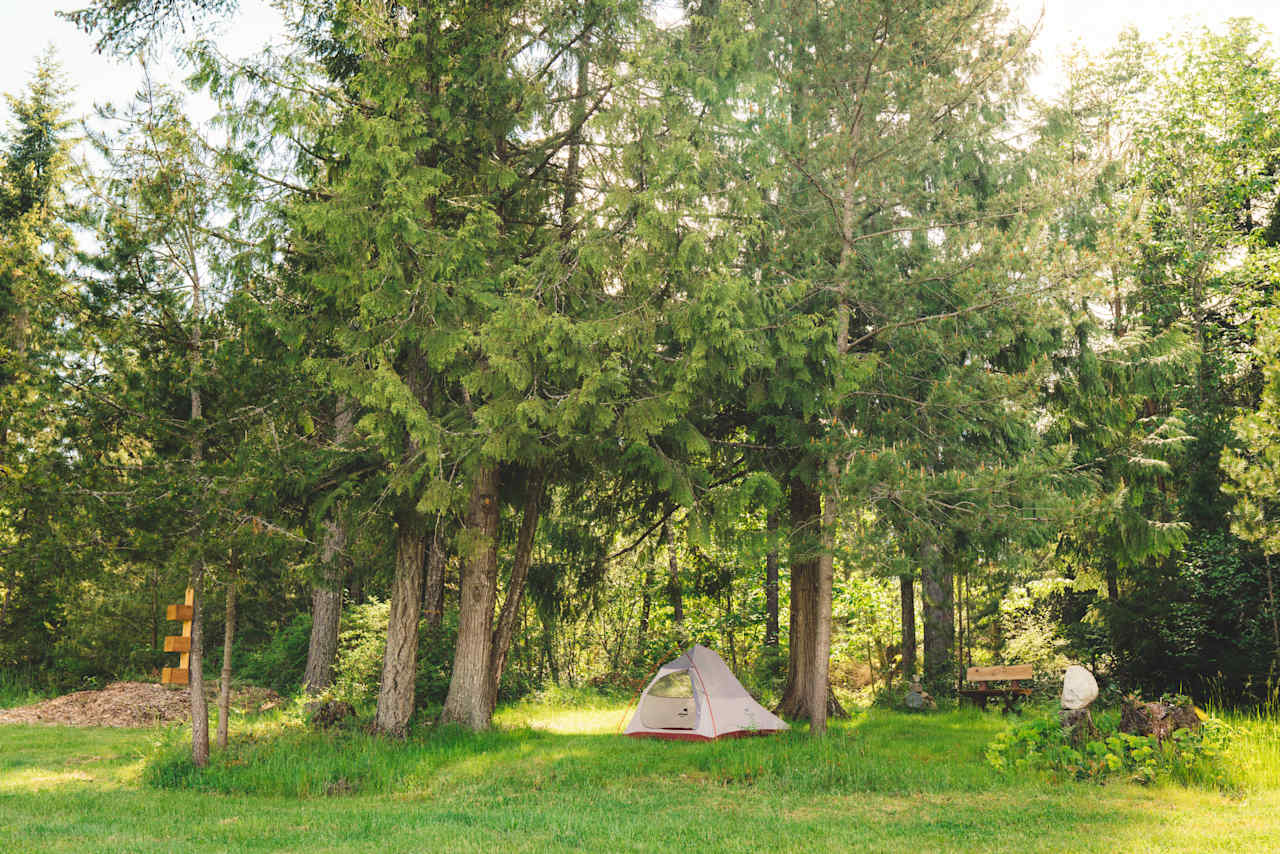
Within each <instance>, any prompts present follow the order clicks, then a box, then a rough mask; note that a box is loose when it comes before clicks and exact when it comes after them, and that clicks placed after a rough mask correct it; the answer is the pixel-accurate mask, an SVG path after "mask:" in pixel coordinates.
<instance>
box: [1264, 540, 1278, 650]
mask: <svg viewBox="0 0 1280 854" xmlns="http://www.w3.org/2000/svg"><path fill="white" fill-rule="evenodd" d="M1264 556H1265V558H1266V562H1267V601H1268V602H1269V603H1270V605H1271V644H1272V647H1273V648H1274V649H1275V651H1276V660H1277V661H1280V620H1278V619H1277V617H1276V587H1275V582H1274V581H1272V579H1271V555H1270V554H1265V555H1264Z"/></svg>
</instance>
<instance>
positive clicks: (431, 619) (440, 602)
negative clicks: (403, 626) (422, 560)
mask: <svg viewBox="0 0 1280 854" xmlns="http://www.w3.org/2000/svg"><path fill="white" fill-rule="evenodd" d="M445 557H446V555H445V550H444V538H443V537H442V536H441V531H440V519H439V518H438V517H437V519H436V524H435V527H434V530H433V531H432V533H431V549H430V551H428V552H427V583H426V585H425V587H424V590H423V594H422V615H423V616H424V617H425V618H426V620H427V625H428V626H430V627H431V628H433V629H438V628H440V624H441V623H442V622H443V621H444V569H445Z"/></svg>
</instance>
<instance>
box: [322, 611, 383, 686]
mask: <svg viewBox="0 0 1280 854" xmlns="http://www.w3.org/2000/svg"><path fill="white" fill-rule="evenodd" d="M390 619H391V603H390V602H389V601H385V600H379V599H370V600H369V601H368V602H365V603H363V604H360V605H352V606H350V607H348V608H347V610H346V611H345V612H344V613H343V615H342V631H341V632H339V634H338V655H337V660H336V661H335V662H334V667H333V689H334V690H333V693H334V695H335V696H336V697H338V698H339V699H342V700H346V701H347V702H350V703H353V704H355V705H356V706H360V705H364V704H368V703H370V702H372V701H373V700H374V698H376V697H377V695H378V681H379V679H381V677H382V658H383V656H384V655H385V654H386V649H387V623H388V621H389V620H390Z"/></svg>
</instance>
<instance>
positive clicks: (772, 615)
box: [764, 510, 778, 651]
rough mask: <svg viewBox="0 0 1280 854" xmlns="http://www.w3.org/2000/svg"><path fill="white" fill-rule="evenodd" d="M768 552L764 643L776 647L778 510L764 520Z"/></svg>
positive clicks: (765, 581) (765, 574)
mask: <svg viewBox="0 0 1280 854" xmlns="http://www.w3.org/2000/svg"><path fill="white" fill-rule="evenodd" d="M765 525H766V528H767V529H768V532H769V533H768V536H769V552H768V554H766V555H765V559H764V645H765V646H766V647H769V648H770V649H773V650H775V651H776V650H777V649H778V542H777V540H778V511H776V510H770V511H769V517H768V520H767V521H766V522H765Z"/></svg>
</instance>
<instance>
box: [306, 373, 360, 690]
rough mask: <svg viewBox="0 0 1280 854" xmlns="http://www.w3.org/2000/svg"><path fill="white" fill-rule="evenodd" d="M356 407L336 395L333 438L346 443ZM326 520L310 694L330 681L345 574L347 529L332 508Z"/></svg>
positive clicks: (310, 649) (315, 598)
mask: <svg viewBox="0 0 1280 854" xmlns="http://www.w3.org/2000/svg"><path fill="white" fill-rule="evenodd" d="M354 421H355V409H354V408H353V406H352V405H351V403H350V402H349V401H347V400H346V399H345V398H339V399H338V403H337V408H336V411H335V413H334V419H333V441H334V444H336V445H339V446H341V445H345V444H346V443H347V441H348V440H349V439H350V438H351V432H352V429H353V426H354ZM332 512H333V513H334V515H333V516H331V517H330V518H329V519H327V520H326V521H325V526H324V538H323V540H322V542H321V545H320V564H321V566H322V567H323V572H324V577H323V578H322V579H321V583H320V584H317V585H315V586H313V587H312V588H311V640H310V643H309V644H308V645H307V667H306V670H305V671H304V673H303V677H302V686H303V689H304V690H305V691H306V692H307V693H309V694H318V693H320V692H321V691H323V690H325V689H326V688H328V687H329V686H330V685H332V684H333V662H334V658H335V657H336V656H337V654H338V629H339V623H340V621H341V619H342V582H343V580H344V579H345V577H346V574H347V567H346V550H347V530H346V527H345V524H344V523H343V521H342V520H341V519H340V518H337V516H336V513H337V510H336V508H335V510H334V511H332Z"/></svg>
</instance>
